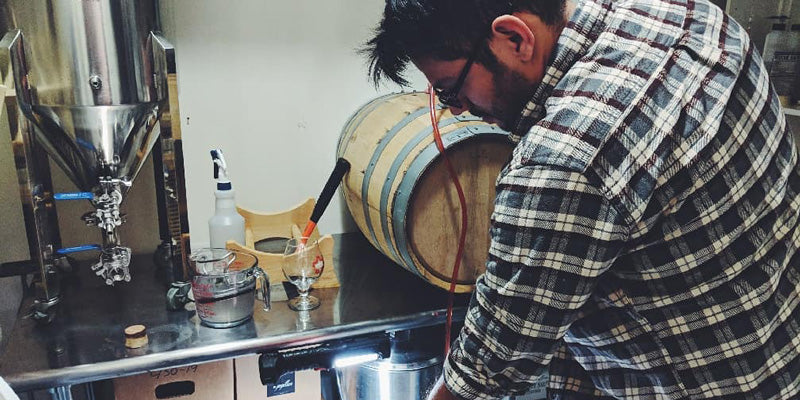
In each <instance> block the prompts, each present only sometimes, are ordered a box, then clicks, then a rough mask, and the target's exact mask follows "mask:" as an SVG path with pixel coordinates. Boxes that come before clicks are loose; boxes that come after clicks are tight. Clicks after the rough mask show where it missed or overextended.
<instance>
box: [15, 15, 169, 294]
mask: <svg viewBox="0 0 800 400" xmlns="http://www.w3.org/2000/svg"><path fill="white" fill-rule="evenodd" d="M157 11H158V7H157V4H156V1H155V0H3V2H2V3H0V30H1V31H0V37H3V40H2V46H0V49H3V50H7V52H6V53H4V54H5V56H3V55H0V68H5V70H0V78H2V77H4V76H5V75H6V74H10V75H11V77H12V78H13V81H14V86H15V89H16V101H17V103H18V106H19V109H20V110H21V112H22V114H23V115H24V116H25V118H26V119H27V120H29V121H30V122H31V123H32V125H33V126H35V129H32V134H31V140H34V141H35V142H36V143H35V146H34V147H36V148H40V149H44V151H46V152H47V154H48V155H49V157H50V158H51V159H52V160H53V161H54V162H55V163H56V164H57V165H58V166H60V167H61V168H62V169H63V170H64V171H65V172H66V175H67V176H68V177H69V179H70V180H72V182H74V183H75V185H76V187H77V188H78V189H79V190H80V192H79V193H73V194H71V195H72V196H74V197H76V198H82V199H88V200H89V201H90V202H91V204H92V205H93V206H94V211H91V212H89V213H87V214H86V215H84V217H83V220H84V221H85V222H86V223H87V224H89V225H93V226H97V227H98V228H99V230H100V232H101V235H102V245H101V246H99V247H100V248H99V249H100V254H101V255H100V261H99V262H98V263H97V264H95V265H94V266H93V269H94V270H95V272H96V273H97V275H99V276H101V277H102V278H103V279H105V280H106V282H107V283H109V284H113V283H114V282H118V281H127V280H130V273H129V271H128V264H129V263H130V248H128V247H126V246H124V245H123V244H122V243H121V241H120V238H119V236H118V234H117V228H118V227H119V226H120V225H121V224H122V223H123V215H122V214H121V213H120V204H121V203H122V202H123V201H124V199H125V195H126V193H127V191H128V190H129V188H130V187H131V185H132V184H133V182H134V180H135V178H136V176H137V174H138V173H139V170H140V169H141V167H142V164H143V162H144V161H145V159H146V158H147V156H148V154H149V153H150V151H151V149H152V148H153V145H154V144H155V143H156V141H157V140H158V138H159V136H158V135H159V132H158V129H153V128H154V126H155V125H156V124H157V122H158V121H159V117H160V114H161V113H162V110H163V109H164V108H165V107H167V106H168V104H167V98H168V96H167V85H168V82H167V73H166V68H165V65H164V64H165V63H167V62H169V61H168V59H167V58H168V55H167V51H166V49H167V48H169V49H170V50H171V46H170V45H169V43H167V42H166V41H165V40H164V39H163V38H162V37H161V36H160V35H159V34H158V33H157V32H158V18H157V17H158V15H157ZM3 24H4V25H5V26H3ZM3 34H5V36H2V35H3ZM3 58H6V59H5V63H3V61H4V60H3ZM173 61H174V60H173ZM3 64H6V65H5V67H3V66H2V65H3ZM0 84H2V82H0Z"/></svg>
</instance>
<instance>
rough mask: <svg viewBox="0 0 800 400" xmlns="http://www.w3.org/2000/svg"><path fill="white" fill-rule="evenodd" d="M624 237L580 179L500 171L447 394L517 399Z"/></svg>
mask: <svg viewBox="0 0 800 400" xmlns="http://www.w3.org/2000/svg"><path fill="white" fill-rule="evenodd" d="M628 231H629V229H628V224H627V223H626V219H625V217H624V216H623V214H621V213H620V212H618V211H617V209H616V208H615V207H614V205H613V204H612V203H611V202H610V201H609V200H608V199H607V197H606V196H605V195H604V194H603V193H602V191H601V190H599V189H598V188H597V187H596V186H593V185H592V184H591V183H590V181H589V179H587V177H586V176H585V175H584V174H583V173H580V172H574V171H568V170H563V169H557V168H555V169H554V168H553V167H549V166H522V167H517V168H511V169H510V170H507V171H504V173H503V175H502V176H501V177H500V178H499V179H498V182H497V197H496V200H495V206H494V212H493V214H492V229H491V246H490V249H489V258H488V262H487V264H486V273H485V274H484V275H482V276H481V277H480V278H479V279H478V281H477V284H476V288H475V292H474V293H473V296H472V300H471V302H470V305H469V309H468V310H467V316H466V321H465V326H464V328H463V329H462V330H461V333H460V335H459V336H458V338H457V339H456V340H455V342H454V343H453V345H452V347H451V352H450V355H449V357H448V358H447V360H446V362H445V367H444V377H445V384H446V385H447V387H448V389H450V391H451V392H453V393H454V394H455V395H457V396H460V397H461V398H464V399H485V398H498V397H502V396H506V395H509V394H517V393H524V392H525V391H526V389H528V388H529V387H530V385H531V384H532V383H533V382H534V381H535V380H536V378H537V377H538V376H540V375H541V374H542V373H543V372H545V371H546V368H547V365H548V363H549V362H550V359H551V358H552V353H553V352H554V351H555V349H556V347H557V345H558V343H559V341H560V339H561V338H562V337H563V336H564V334H565V333H566V332H567V329H569V326H570V324H571V323H572V322H574V321H575V320H576V319H577V318H578V313H579V311H580V308H581V307H582V306H583V305H584V304H585V303H586V301H587V300H588V299H589V297H590V296H591V294H592V291H593V290H594V288H595V286H596V281H597V279H598V277H599V276H600V275H601V274H603V273H604V272H605V271H606V270H608V268H609V267H610V266H611V265H612V263H613V262H614V260H615V259H616V257H617V256H618V255H619V253H620V251H621V248H622V247H623V244H624V243H625V240H626V238H627V234H628Z"/></svg>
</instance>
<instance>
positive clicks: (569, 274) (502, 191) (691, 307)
mask: <svg viewBox="0 0 800 400" xmlns="http://www.w3.org/2000/svg"><path fill="white" fill-rule="evenodd" d="M581 18H583V20H582V22H583V24H579V25H568V26H567V28H565V31H564V32H565V33H563V34H562V39H563V40H561V39H560V40H559V47H558V48H557V50H556V58H555V61H554V62H553V66H552V67H551V70H549V72H548V77H547V78H546V79H545V82H544V83H543V85H542V87H540V88H539V90H538V92H537V94H536V96H537V97H538V98H536V97H535V98H534V99H533V101H532V102H531V104H530V105H529V109H528V111H527V112H526V116H525V117H524V118H523V122H522V124H523V125H524V124H526V123H527V124H529V125H530V129H527V127H526V129H524V130H525V131H529V133H528V134H527V135H526V136H524V137H523V138H522V139H521V142H520V144H519V146H518V147H517V149H516V151H515V155H514V159H513V160H512V162H511V164H510V165H509V166H508V167H507V168H506V169H505V170H504V172H503V173H501V176H500V178H499V179H498V200H497V205H496V209H495V214H494V216H493V220H494V227H495V228H494V229H495V230H496V231H495V235H494V236H493V241H492V249H491V250H490V252H491V253H492V254H491V257H490V260H491V261H490V263H489V265H488V272H487V275H486V276H485V277H483V278H481V281H479V284H478V288H479V289H478V290H479V294H478V303H479V304H481V307H482V308H484V309H485V310H487V314H492V313H493V314H495V315H498V313H499V312H500V311H501V310H502V312H503V313H505V312H508V313H509V314H507V315H506V314H503V315H505V316H504V317H503V319H504V322H503V323H504V324H507V325H513V324H512V323H509V322H508V321H515V320H516V319H517V318H519V319H520V320H521V321H522V322H519V324H520V327H519V328H518V329H517V328H509V327H506V326H503V327H498V323H497V321H489V320H483V319H482V318H480V317H474V318H468V322H467V325H468V326H467V329H466V332H467V333H465V334H463V335H462V336H463V337H465V338H466V340H464V341H465V342H466V343H467V345H465V346H464V347H463V348H469V349H473V350H469V351H465V352H464V353H461V351H462V350H461V349H457V350H456V354H455V355H454V356H452V357H451V359H450V360H449V362H450V364H454V365H455V369H456V370H466V369H468V368H469V367H462V365H466V364H468V363H469V362H471V360H472V357H471V356H469V355H466V353H469V352H480V354H481V358H482V360H481V361H479V362H478V364H479V366H478V370H481V369H483V370H487V369H488V370H491V369H492V368H493V365H501V364H499V361H496V360H493V359H492V357H495V356H496V357H497V358H498V360H499V359H515V358H516V357H517V356H518V355H519V356H520V357H527V358H528V359H529V360H528V363H527V364H526V363H522V362H521V363H519V364H518V365H514V366H513V367H506V368H505V370H504V371H502V372H499V373H498V374H496V375H494V376H493V378H492V379H491V381H487V382H489V383H488V384H489V385H491V384H492V382H493V383H495V384H497V385H506V386H509V385H513V384H511V383H510V382H513V381H515V380H516V379H517V378H515V377H514V376H515V375H517V374H518V373H519V372H521V371H528V373H530V372H531V371H536V370H537V369H536V366H537V364H540V365H542V366H543V365H545V364H547V362H548V361H550V365H549V369H550V374H551V384H550V388H551V392H552V393H553V394H554V395H555V396H556V397H558V398H564V399H568V398H574V397H578V396H579V394H583V395H590V396H595V397H602V396H610V397H617V398H686V397H692V398H715V397H716V398H736V397H740V398H789V397H792V396H796V395H797V394H798V391H800V356H799V355H798V354H799V353H800V316H799V315H798V313H800V307H798V303H800V258H798V255H797V254H796V251H797V247H798V245H799V244H800V229H798V228H797V225H798V218H799V217H800V173H799V172H800V171H798V168H797V150H796V148H795V144H794V141H793V139H792V137H791V133H790V132H789V130H788V128H787V127H786V121H785V119H784V116H783V114H782V112H781V110H780V107H779V103H778V99H777V96H776V95H775V94H774V92H773V91H772V90H771V89H770V85H769V81H768V77H767V75H766V71H765V70H764V67H763V63H762V62H761V59H760V57H759V56H758V55H757V53H756V50H755V48H754V47H753V46H752V44H751V43H750V41H749V38H748V37H747V35H746V32H744V30H743V29H742V28H741V27H740V26H739V25H738V24H736V23H735V22H734V21H733V20H731V19H730V18H729V17H727V16H725V15H724V14H723V13H722V12H721V11H720V10H719V9H718V8H716V7H715V6H712V5H710V4H709V3H707V2H706V1H705V0H698V1H693V0H688V1H684V0H670V1H657V0H646V1H619V2H613V3H612V2H610V1H605V0H597V1H595V0H586V1H585V2H583V3H579V5H578V11H577V14H576V16H575V17H573V20H572V21H571V22H570V24H574V23H576V19H577V20H578V21H580V19H581ZM562 74H563V76H562ZM548 85H549V86H548ZM534 103H539V104H544V106H543V107H539V106H537V105H536V104H534ZM522 192H524V193H522ZM549 192H553V193H556V192H557V193H558V195H557V196H556V195H553V196H552V198H549V199H548V198H547V195H548V193H549ZM521 193H522V194H521ZM587 193H588V194H587ZM595 198H601V199H602V202H603V205H602V206H595V205H593V201H594V200H592V199H595ZM590 200H591V201H590ZM554 202H557V203H556V204H555V205H554V204H553V203H554ZM559 224H560V225H559ZM565 225H572V227H571V228H569V227H568V228H563V226H565ZM575 226H577V228H575ZM554 231H555V232H556V233H553V232H554ZM567 231H569V232H567ZM565 232H567V233H569V234H566V233H565ZM575 232H579V233H580V235H576V234H574V233H575ZM587 232H591V233H587ZM581 235H586V236H583V237H582V236H581ZM592 235H594V237H591V239H589V237H590V236H592ZM537 237H538V239H537ZM542 238H544V239H542ZM521 255H522V256H521ZM520 265H527V266H528V267H527V268H536V269H537V270H531V272H527V271H526V272H524V273H521V272H520V271H521V270H519V269H518V266H520ZM524 274H531V276H527V277H526V276H525V275H524ZM520 276H522V278H520ZM509 282H513V284H514V285H513V287H514V290H515V291H518V294H517V297H519V298H522V297H524V296H522V295H519V293H527V294H530V296H533V297H532V298H533V299H534V302H536V303H537V305H536V306H535V307H534V308H535V309H536V310H537V311H536V312H535V313H532V312H531V311H529V309H525V308H524V307H522V306H518V305H515V304H514V303H513V302H514V301H519V300H511V303H510V302H509V301H510V300H509V299H508V298H505V297H502V298H501V297H500V296H498V295H495V293H501V294H502V293H504V292H508V291H509V289H508V288H509V287H510V285H509ZM480 292H484V293H487V294H483V293H480ZM537 296H538V297H537ZM537 307H538V308H537ZM571 308H574V310H572V311H574V312H573V313H572V314H570V313H567V312H564V310H570V309H571ZM560 311H561V312H564V314H565V315H567V316H566V317H563V316H560V315H559V314H558V313H559V312H560ZM498 318H499V317H498ZM562 330H566V333H565V334H564V335H563V337H562V338H561V339H560V340H557V338H558V337H560V334H559V332H562ZM510 331H525V332H531V333H530V335H531V336H536V337H537V338H538V339H537V340H531V339H530V338H522V336H525V335H524V334H521V335H520V336H519V337H517V336H516V335H511V334H509V332H510ZM490 336H495V337H496V338H495V339H490V338H489V337H490ZM512 337H513V339H509V338H512ZM548 337H552V339H553V341H552V342H548V341H547V338H548ZM497 338H500V339H497ZM547 346H552V348H553V349H554V350H555V356H554V357H553V358H552V359H549V356H548V355H547V354H545V353H542V354H541V355H539V353H538V351H536V350H531V349H536V348H538V347H547ZM475 349H479V350H475ZM508 349H513V350H508ZM523 354H524V356H522V355H523ZM530 360H536V361H530ZM493 361H495V362H493ZM505 365H509V364H505ZM463 375H467V376H470V379H475V382H472V381H469V380H468V381H467V384H466V385H465V386H473V385H475V384H476V383H480V381H479V380H478V379H477V378H474V376H476V375H471V372H467V373H463ZM523 375H524V374H523ZM448 379H450V380H451V382H452V381H456V380H457V378H455V377H454V376H449V377H448ZM481 384H483V383H481Z"/></svg>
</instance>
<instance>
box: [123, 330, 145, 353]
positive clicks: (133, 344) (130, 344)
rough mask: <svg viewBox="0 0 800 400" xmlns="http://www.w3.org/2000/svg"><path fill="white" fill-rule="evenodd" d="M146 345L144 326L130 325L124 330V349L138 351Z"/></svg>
mask: <svg viewBox="0 0 800 400" xmlns="http://www.w3.org/2000/svg"><path fill="white" fill-rule="evenodd" d="M146 344H147V328H145V326H144V325H131V326H129V327H127V328H125V347H127V348H129V349H138V348H139V347H142V346H144V345H146Z"/></svg>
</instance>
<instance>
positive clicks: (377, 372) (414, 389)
mask: <svg viewBox="0 0 800 400" xmlns="http://www.w3.org/2000/svg"><path fill="white" fill-rule="evenodd" d="M442 363H443V357H441V356H436V357H430V358H427V359H418V360H414V361H397V360H392V359H391V358H389V359H385V360H378V361H372V362H369V363H366V364H361V365H355V366H351V367H346V368H339V369H337V370H336V379H337V383H338V385H339V396H341V398H342V400H375V399H381V400H415V399H424V398H425V396H426V395H427V394H428V391H429V390H430V389H431V387H433V384H434V383H435V382H436V380H437V379H438V378H439V375H441V373H442Z"/></svg>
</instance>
